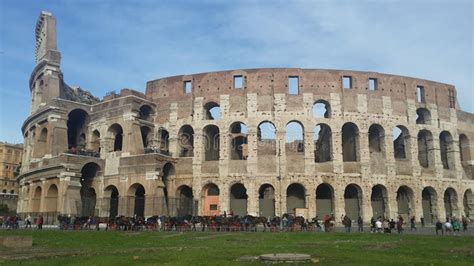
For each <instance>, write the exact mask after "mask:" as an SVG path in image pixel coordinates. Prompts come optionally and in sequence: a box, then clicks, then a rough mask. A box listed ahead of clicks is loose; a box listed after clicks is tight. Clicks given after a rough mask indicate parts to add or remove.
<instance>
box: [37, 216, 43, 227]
mask: <svg viewBox="0 0 474 266" xmlns="http://www.w3.org/2000/svg"><path fill="white" fill-rule="evenodd" d="M43 222H44V220H43V215H40V216H39V217H38V230H42V229H43Z"/></svg>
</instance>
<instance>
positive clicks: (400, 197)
mask: <svg viewBox="0 0 474 266" xmlns="http://www.w3.org/2000/svg"><path fill="white" fill-rule="evenodd" d="M413 204H414V202H413V190H412V189H411V188H409V187H407V186H401V187H399V188H398V190H397V206H398V214H399V215H401V216H402V217H403V219H404V220H405V221H408V218H409V217H410V216H411V215H412V214H413V213H412V211H413V206H414V205H413Z"/></svg>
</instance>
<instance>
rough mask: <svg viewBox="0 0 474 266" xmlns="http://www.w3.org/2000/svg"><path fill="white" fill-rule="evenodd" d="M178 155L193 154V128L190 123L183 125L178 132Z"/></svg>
mask: <svg viewBox="0 0 474 266" xmlns="http://www.w3.org/2000/svg"><path fill="white" fill-rule="evenodd" d="M178 145H179V157H193V156H194V130H193V128H192V127H191V126H190V125H184V126H182V127H181V128H180V129H179V132H178Z"/></svg>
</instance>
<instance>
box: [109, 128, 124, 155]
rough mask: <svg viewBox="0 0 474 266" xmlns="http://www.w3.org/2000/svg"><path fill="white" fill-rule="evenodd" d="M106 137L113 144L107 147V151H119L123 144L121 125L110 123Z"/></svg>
mask: <svg viewBox="0 0 474 266" xmlns="http://www.w3.org/2000/svg"><path fill="white" fill-rule="evenodd" d="M108 137H109V138H110V140H111V144H113V146H111V148H110V149H109V152H112V151H121V150H122V144H123V130H122V127H121V126H120V125H119V124H113V125H111V126H110V127H109V130H108Z"/></svg>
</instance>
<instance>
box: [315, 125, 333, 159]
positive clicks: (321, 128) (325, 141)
mask: <svg viewBox="0 0 474 266" xmlns="http://www.w3.org/2000/svg"><path fill="white" fill-rule="evenodd" d="M313 141H314V161H315V162H317V163H323V162H329V161H332V131H331V127H329V126H328V125H327V124H317V125H316V126H315V127H314V136H313Z"/></svg>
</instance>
